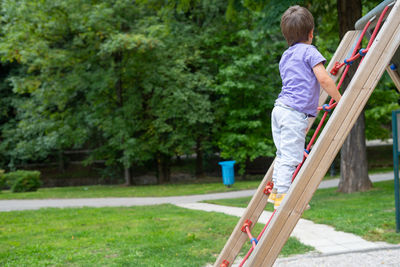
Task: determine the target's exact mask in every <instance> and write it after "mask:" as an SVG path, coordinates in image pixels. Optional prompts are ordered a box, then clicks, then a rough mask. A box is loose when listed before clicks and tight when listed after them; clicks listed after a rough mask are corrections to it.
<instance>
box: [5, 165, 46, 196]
mask: <svg viewBox="0 0 400 267" xmlns="http://www.w3.org/2000/svg"><path fill="white" fill-rule="evenodd" d="M4 177H5V179H6V181H7V184H8V185H9V186H10V187H11V191H12V192H14V193H16V192H32V191H36V190H38V188H39V187H40V186H41V184H42V183H41V181H40V172H39V171H24V170H19V171H15V172H9V173H6V174H4Z"/></svg>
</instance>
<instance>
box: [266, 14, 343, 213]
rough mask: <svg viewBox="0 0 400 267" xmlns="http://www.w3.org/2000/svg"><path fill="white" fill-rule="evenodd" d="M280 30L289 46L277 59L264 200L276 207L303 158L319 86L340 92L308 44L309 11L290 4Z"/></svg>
mask: <svg viewBox="0 0 400 267" xmlns="http://www.w3.org/2000/svg"><path fill="white" fill-rule="evenodd" d="M281 30H282V33H283V36H284V37H285V39H286V41H287V43H288V45H289V48H288V49H287V50H286V51H285V52H284V53H283V55H282V58H281V60H280V62H279V72H280V75H281V78H282V91H281V93H280V94H279V96H278V99H277V100H276V101H275V107H274V109H273V110H272V120H271V121H272V137H273V140H274V143H275V146H276V149H277V151H276V158H275V165H274V172H273V174H272V181H273V183H274V189H273V190H272V192H271V194H270V196H269V199H268V201H269V202H273V203H274V207H275V209H277V208H278V207H279V205H280V204H281V202H282V200H283V198H284V197H285V196H286V193H287V192H288V190H289V187H290V185H291V182H292V175H293V173H294V171H295V169H296V166H297V165H298V164H300V163H301V162H302V160H303V152H304V144H305V137H306V131H307V127H308V117H315V116H316V115H317V108H318V100H319V90H320V87H322V88H323V89H324V90H325V91H326V92H327V93H328V94H329V95H330V96H331V97H332V98H333V99H335V100H336V101H337V102H339V100H340V98H341V95H340V93H339V91H338V90H337V89H336V85H335V83H334V81H333V80H332V78H331V77H330V76H329V74H328V72H327V71H326V70H325V67H324V63H325V61H326V59H325V58H324V57H323V56H322V55H321V54H320V53H319V52H318V50H317V49H316V48H315V47H314V46H313V45H311V43H312V40H313V37H314V36H313V33H314V18H313V16H312V14H311V13H310V11H308V10H307V9H306V8H303V7H300V6H292V7H290V8H289V9H288V10H286V11H285V13H284V14H283V15H282V19H281Z"/></svg>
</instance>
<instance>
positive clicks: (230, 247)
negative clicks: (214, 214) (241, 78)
mask: <svg viewBox="0 0 400 267" xmlns="http://www.w3.org/2000/svg"><path fill="white" fill-rule="evenodd" d="M399 5H400V1H397V2H396V3H395V4H394V6H393V8H392V10H391V12H390V13H389V16H388V17H387V18H386V21H385V23H384V24H383V26H382V28H381V29H380V31H379V33H378V35H377V37H376V39H375V40H374V42H373V44H372V46H371V48H370V50H369V51H368V54H367V55H366V56H365V57H364V60H363V62H362V63H361V64H360V66H359V68H358V70H357V72H356V73H355V74H354V76H353V79H352V81H351V82H350V84H349V85H348V87H347V89H346V92H345V93H344V94H343V97H342V99H341V101H340V102H339V104H338V105H337V107H336V108H335V110H334V112H333V113H332V114H331V117H330V119H329V121H328V122H327V124H326V126H325V127H324V129H323V131H322V133H321V135H320V137H319V138H318V140H317V142H316V144H315V145H314V147H313V149H312V151H311V152H310V154H309V155H308V158H307V160H306V161H305V162H304V165H303V166H302V168H301V170H300V172H299V173H298V175H297V177H296V179H295V180H294V182H293V184H292V186H291V187H290V190H289V192H288V194H287V196H286V198H285V199H284V201H283V202H282V204H281V207H280V208H279V209H278V210H277V211H276V213H275V215H274V216H273V218H272V220H271V222H270V223H269V225H268V227H267V229H266V231H265V232H264V234H263V236H262V237H261V238H260V240H259V241H258V244H257V246H256V247H255V249H254V251H253V252H252V254H251V255H250V257H249V259H248V260H247V262H246V263H245V266H272V265H273V264H274V262H275V260H276V258H277V257H278V255H279V253H280V251H281V249H282V247H283V245H284V244H285V243H286V241H287V239H288V238H289V236H290V234H291V232H292V231H293V228H294V227H295V226H296V224H297V222H298V220H299V219H300V217H301V215H302V214H303V212H304V210H305V208H306V206H307V204H308V202H309V201H310V200H311V198H312V196H313V194H314V192H315V190H316V189H317V188H318V186H319V184H320V182H321V180H322V179H323V177H324V175H325V174H326V172H327V171H328V169H329V167H330V165H331V163H332V161H333V160H334V158H335V156H336V154H337V153H338V151H339V150H340V148H341V146H342V144H343V142H344V141H345V139H346V137H347V135H348V134H349V132H350V130H351V129H352V127H353V125H354V123H355V122H356V120H357V118H358V116H359V115H360V113H361V111H362V110H363V108H364V106H365V105H366V103H367V101H368V99H369V97H370V96H371V94H372V92H373V90H374V89H375V86H376V85H377V83H378V81H379V79H380V78H381V76H382V75H383V72H384V71H385V69H386V70H387V71H388V73H389V75H390V77H391V78H392V79H393V81H394V83H395V85H396V87H397V89H398V90H399V91H400V78H399V70H397V71H393V70H391V69H390V68H389V67H388V65H389V64H390V61H391V59H392V57H393V55H394V54H395V52H396V50H397V49H398V47H399V44H400V8H399ZM360 33H361V31H360V30H356V31H349V32H347V33H346V35H345V36H344V37H343V39H342V41H341V42H340V44H339V47H338V49H337V50H336V52H335V54H334V56H333V57H332V60H331V62H330V63H329V65H328V67H327V69H328V70H331V69H332V67H333V66H334V64H335V62H337V61H339V62H343V60H344V59H345V58H347V57H349V56H350V55H349V53H351V51H352V49H353V48H352V46H353V45H354V44H355V43H356V42H357V39H358V36H359V35H360ZM398 67H399V68H400V66H398ZM399 68H398V69H399ZM342 70H343V69H342ZM342 70H340V72H338V74H337V75H336V76H334V77H332V78H333V79H334V80H336V79H337V77H340V74H341V71H342ZM327 97H328V96H327V94H326V93H325V91H324V90H322V89H321V91H320V101H319V105H320V106H321V105H322V104H323V103H325V101H326V99H327ZM313 122H314V120H312V121H310V125H309V126H311V125H312V124H313ZM308 128H310V127H308ZM272 172H273V164H272V165H271V167H270V168H269V170H268V172H267V173H266V174H265V176H264V178H263V180H262V182H261V184H260V186H259V187H258V189H257V191H256V193H255V194H254V196H253V198H252V199H251V201H250V203H249V205H248V207H247V209H246V210H245V212H244V214H243V216H242V217H241V219H240V220H239V222H238V223H237V225H236V227H235V228H234V230H233V232H232V234H231V236H230V238H229V239H228V241H227V243H226V244H225V246H224V248H223V249H222V251H221V253H220V255H219V256H218V258H217V260H216V262H215V264H214V266H215V267H220V266H221V264H223V263H225V264H227V265H228V266H231V264H232V263H233V262H234V260H235V258H236V256H237V254H238V253H239V252H240V250H241V248H242V246H243V244H244V243H245V242H247V241H248V237H247V235H246V233H244V232H242V230H241V228H242V226H243V225H244V223H245V221H246V220H250V221H252V222H253V223H252V225H251V228H252V227H253V226H254V225H255V223H256V222H257V221H258V219H259V217H260V215H261V213H262V212H263V210H264V208H265V206H266V204H267V199H268V196H267V195H266V194H264V188H265V186H266V185H267V183H268V182H269V181H270V180H271V178H272Z"/></svg>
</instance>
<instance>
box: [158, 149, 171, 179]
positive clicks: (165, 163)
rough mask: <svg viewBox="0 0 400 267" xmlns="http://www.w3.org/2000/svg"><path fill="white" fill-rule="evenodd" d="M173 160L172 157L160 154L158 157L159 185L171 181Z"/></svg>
mask: <svg viewBox="0 0 400 267" xmlns="http://www.w3.org/2000/svg"><path fill="white" fill-rule="evenodd" d="M170 162H171V160H170V157H169V156H167V155H164V154H161V153H159V154H158V155H157V176H158V183H159V184H164V183H168V182H170V181H171V164H170Z"/></svg>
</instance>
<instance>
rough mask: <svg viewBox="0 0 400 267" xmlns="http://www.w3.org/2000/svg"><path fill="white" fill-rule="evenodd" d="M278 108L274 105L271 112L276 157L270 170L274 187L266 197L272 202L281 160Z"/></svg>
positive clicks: (274, 196)
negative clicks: (271, 170) (272, 168)
mask: <svg viewBox="0 0 400 267" xmlns="http://www.w3.org/2000/svg"><path fill="white" fill-rule="evenodd" d="M279 109H280V107H274V109H273V110H272V114H271V128H272V138H273V140H274V144H275V147H276V157H275V161H274V170H273V172H272V182H273V183H274V188H273V189H272V192H271V193H270V195H269V197H268V202H270V203H274V201H275V198H276V193H277V189H276V186H275V184H276V183H277V178H278V177H279V170H280V162H281V152H280V143H281V138H280V135H281V130H280V127H281V126H280V124H279Z"/></svg>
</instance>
